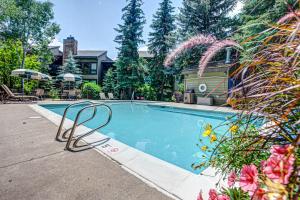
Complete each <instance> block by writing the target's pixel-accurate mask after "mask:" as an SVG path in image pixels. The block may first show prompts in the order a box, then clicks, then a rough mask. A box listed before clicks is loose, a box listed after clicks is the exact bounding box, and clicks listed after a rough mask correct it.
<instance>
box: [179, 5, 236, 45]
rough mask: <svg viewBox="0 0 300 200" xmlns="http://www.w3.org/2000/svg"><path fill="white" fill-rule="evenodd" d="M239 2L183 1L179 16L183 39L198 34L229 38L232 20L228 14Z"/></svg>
mask: <svg viewBox="0 0 300 200" xmlns="http://www.w3.org/2000/svg"><path fill="white" fill-rule="evenodd" d="M236 3H237V0H223V1H220V0H183V7H182V8H181V9H180V14H179V18H178V20H179V34H180V37H181V39H184V40H185V39H187V37H190V36H194V35H197V34H200V33H201V34H211V35H214V36H216V37H217V38H224V37H226V36H228V34H229V33H230V31H231V25H232V24H231V22H232V19H231V18H230V17H229V16H228V13H229V12H230V11H232V10H233V8H234V6H235V5H236Z"/></svg>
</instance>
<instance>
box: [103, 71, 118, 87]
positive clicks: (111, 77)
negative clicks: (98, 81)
mask: <svg viewBox="0 0 300 200" xmlns="http://www.w3.org/2000/svg"><path fill="white" fill-rule="evenodd" d="M115 87H116V77H115V72H114V70H113V69H112V68H110V69H109V70H108V71H107V72H106V74H105V76H104V79H103V87H102V90H103V92H105V93H109V92H110V93H115Z"/></svg>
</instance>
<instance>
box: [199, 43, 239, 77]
mask: <svg viewBox="0 0 300 200" xmlns="http://www.w3.org/2000/svg"><path fill="white" fill-rule="evenodd" d="M228 46H234V47H237V48H240V49H242V47H241V46H240V45H239V44H238V43H237V42H235V41H233V40H222V41H217V42H215V43H213V44H212V45H211V46H210V47H209V48H208V49H207V51H206V52H205V53H204V54H203V56H202V57H201V60H200V62H199V71H198V75H199V76H200V77H201V76H202V75H203V73H204V70H205V68H206V67H207V65H208V62H209V61H211V59H212V58H213V57H214V56H215V55H216V54H217V53H218V52H219V51H221V50H222V49H223V48H225V47H228Z"/></svg>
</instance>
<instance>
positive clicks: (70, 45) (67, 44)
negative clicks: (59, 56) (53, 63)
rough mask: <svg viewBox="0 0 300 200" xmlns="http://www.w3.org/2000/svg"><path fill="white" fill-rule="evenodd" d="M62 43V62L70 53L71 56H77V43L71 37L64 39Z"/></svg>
mask: <svg viewBox="0 0 300 200" xmlns="http://www.w3.org/2000/svg"><path fill="white" fill-rule="evenodd" d="M63 43H64V44H63V45H64V46H63V60H65V59H66V58H68V55H69V53H70V52H72V54H73V55H77V46H78V42H77V40H76V39H75V38H74V37H73V36H71V35H70V36H69V37H67V39H64V41H63Z"/></svg>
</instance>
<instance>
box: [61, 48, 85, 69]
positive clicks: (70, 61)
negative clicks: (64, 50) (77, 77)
mask: <svg viewBox="0 0 300 200" xmlns="http://www.w3.org/2000/svg"><path fill="white" fill-rule="evenodd" d="M67 73H71V74H82V72H81V69H80V68H79V67H78V65H77V62H76V60H75V59H74V57H73V54H72V52H71V51H70V52H69V55H68V58H67V59H66V60H65V63H64V65H63V66H62V67H61V68H60V70H59V74H67Z"/></svg>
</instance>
